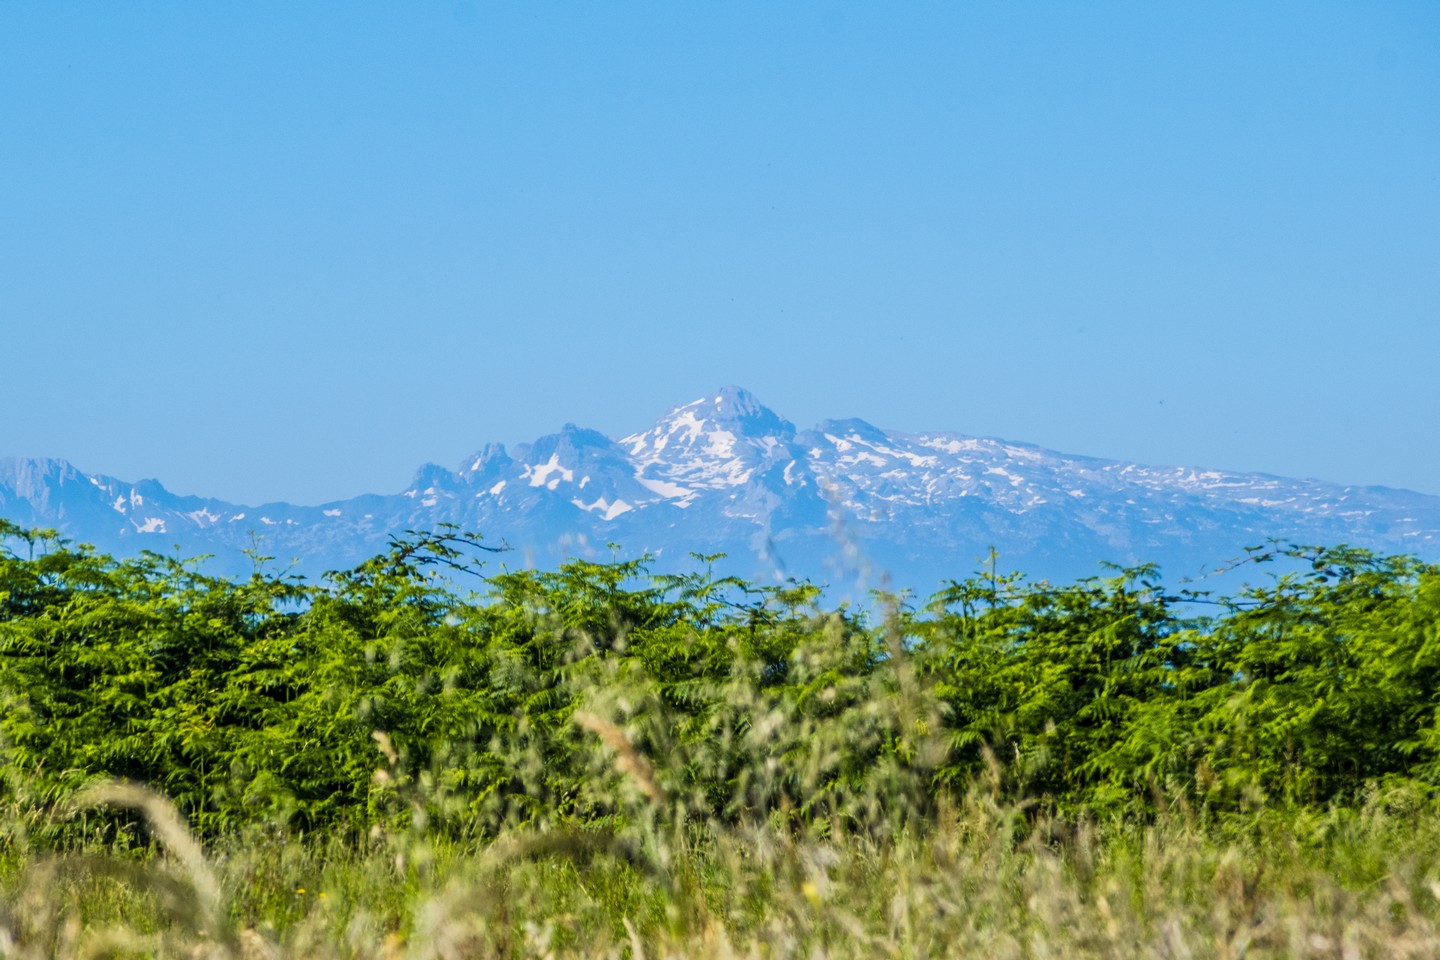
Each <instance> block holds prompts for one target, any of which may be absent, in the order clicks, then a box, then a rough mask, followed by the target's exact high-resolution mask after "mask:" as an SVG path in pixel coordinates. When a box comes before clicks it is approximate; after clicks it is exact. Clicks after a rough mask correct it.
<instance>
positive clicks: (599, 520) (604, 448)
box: [0, 387, 1440, 594]
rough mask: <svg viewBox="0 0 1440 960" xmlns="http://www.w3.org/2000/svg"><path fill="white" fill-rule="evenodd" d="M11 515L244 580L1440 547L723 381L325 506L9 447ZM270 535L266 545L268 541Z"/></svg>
mask: <svg viewBox="0 0 1440 960" xmlns="http://www.w3.org/2000/svg"><path fill="white" fill-rule="evenodd" d="M0 517H5V518H7V519H9V520H11V521H13V522H16V523H19V524H21V525H24V526H43V527H55V528H58V529H59V530H60V531H61V532H62V533H63V534H64V535H65V536H67V537H69V538H71V539H72V540H75V541H80V542H87V543H92V544H94V545H96V546H97V547H98V548H100V549H101V550H104V551H106V552H110V553H114V554H117V555H129V554H133V553H136V552H138V551H140V550H142V549H151V550H157V551H161V552H171V551H173V550H174V549H175V547H176V545H178V547H179V550H180V552H181V554H182V555H184V556H194V555H198V554H213V555H214V558H213V559H212V560H210V561H208V565H207V566H206V567H204V568H203V569H207V570H210V571H213V572H218V573H224V574H243V573H248V572H249V570H250V569H251V563H250V560H249V559H248V558H247V557H246V556H245V554H244V551H245V550H246V549H247V548H251V547H254V546H256V545H257V542H258V547H259V550H260V552H261V553H263V554H268V555H271V556H274V557H275V558H277V561H279V562H280V563H282V564H288V563H290V562H291V561H292V560H293V561H295V569H296V570H297V571H299V572H302V573H305V574H307V575H311V576H313V575H316V574H318V573H319V572H321V571H323V570H326V569H335V568H339V567H344V566H350V565H354V564H356V563H358V562H359V561H360V560H362V559H364V558H365V557H367V556H370V555H371V554H373V553H375V552H377V551H379V550H381V549H383V547H384V544H385V543H386V540H387V538H388V536H389V535H391V534H394V533H398V532H400V531H403V530H406V529H424V528H429V527H433V526H434V525H436V524H438V523H445V522H448V523H454V524H458V525H459V526H461V527H462V528H464V529H466V530H474V531H479V532H480V533H482V534H483V535H484V536H485V538H486V539H487V540H488V541H490V542H492V543H496V544H498V543H500V542H501V541H504V542H506V543H508V544H509V545H510V546H511V547H513V548H514V550H513V552H511V553H508V554H502V555H500V556H498V557H494V558H491V560H490V563H491V564H492V565H496V564H502V563H503V564H505V565H507V566H511V567H516V566H524V565H531V564H534V565H539V566H547V567H548V566H554V565H556V564H558V563H559V562H560V561H561V560H562V559H564V558H566V557H569V556H590V557H598V558H609V557H611V556H612V551H611V550H610V549H608V548H607V546H606V545H607V544H609V543H616V544H619V545H620V556H624V557H630V556H636V555H638V554H639V553H641V552H642V551H648V552H650V553H651V554H653V555H654V556H655V558H656V568H657V569H678V568H682V567H685V566H687V565H690V564H692V563H693V561H691V560H690V559H689V555H690V554H691V553H692V552H697V553H719V552H724V553H727V554H728V555H729V560H728V561H727V563H728V570H729V571H730V572H735V573H739V574H742V575H744V576H746V577H750V578H753V579H757V580H760V581H762V582H767V581H774V580H776V579H781V578H785V577H789V576H795V577H809V578H811V579H814V580H816V581H824V582H829V583H831V584H832V585H845V586H846V588H847V589H848V588H850V587H853V586H854V585H856V584H859V585H861V586H880V585H883V584H887V583H888V584H889V585H890V586H892V587H897V588H898V587H911V588H915V589H917V590H918V591H919V592H921V593H922V594H927V593H929V592H931V591H933V590H934V589H937V588H938V587H939V586H940V585H941V584H942V582H943V581H944V580H946V579H949V578H956V579H958V578H963V577H965V576H967V575H969V574H970V573H972V572H974V571H975V570H977V569H979V568H981V567H982V566H983V565H984V562H985V561H984V558H985V557H986V555H987V554H988V552H989V550H990V548H991V547H992V546H993V547H994V548H996V550H998V552H999V557H1000V564H1001V566H1002V567H1003V568H1006V569H1019V570H1022V571H1024V572H1026V573H1028V574H1030V575H1032V576H1037V577H1041V576H1043V577H1049V578H1051V579H1056V580H1062V579H1063V580H1068V579H1071V578H1073V577H1076V576H1084V575H1088V574H1092V573H1096V572H1099V567H1098V566H1097V562H1098V561H1100V560H1106V561H1111V562H1114V563H1120V564H1133V563H1137V562H1152V561H1153V562H1157V563H1159V564H1161V565H1162V567H1163V569H1164V571H1165V573H1166V574H1167V576H1168V577H1169V578H1171V579H1173V578H1176V577H1180V576H1189V575H1196V574H1199V573H1201V572H1202V571H1204V570H1206V569H1209V568H1213V567H1214V566H1216V565H1217V564H1220V563H1222V562H1224V561H1226V560H1228V559H1230V558H1232V557H1235V556H1238V555H1240V554H1241V552H1242V550H1243V548H1244V547H1246V546H1249V545H1254V544H1259V543H1262V542H1264V541H1265V540H1267V539H1268V538H1282V539H1287V540H1292V541H1297V542H1303V543H1325V544H1332V543H1340V542H1346V543H1350V544H1353V545H1357V546H1364V547H1370V548H1372V549H1376V550H1380V551H1385V552H1395V553H1414V554H1417V555H1419V556H1421V557H1422V558H1425V559H1428V560H1434V559H1437V557H1440V497H1437V496H1429V495H1425V494H1420V493H1414V492H1411V491H1406V490H1395V489H1389V488H1385V487H1354V486H1342V485H1339V484H1334V483H1324V482H1321V481H1317V480H1294V479H1286V478H1283V477H1275V476H1268V475H1265V474H1257V473H1229V472H1224V471H1218V470H1205V469H1200V468H1193V467H1154V466H1143V465H1141V464H1135V463H1123V462H1119V461H1115V460H1100V459H1095V458H1091V457H1080V456H1072V455H1069V454H1062V453H1055V452H1053V451H1049V450H1044V449H1041V448H1039V447H1035V446H1031V445H1029V444H1023V443H1012V442H1010V441H1006V440H998V439H993V438H982V437H970V436H965V435H963V434H959V433H948V432H935V433H930V432H924V433H899V432H889V431H885V430H881V429H879V428H878V427H875V426H872V425H871V424H869V423H866V422H865V421H863V420H854V419H851V420H826V421H824V422H823V423H820V424H818V425H817V426H815V427H813V428H811V429H808V430H800V429H797V428H796V427H795V425H794V424H792V423H790V422H789V421H788V420H786V419H784V418H783V417H781V416H780V415H779V414H777V413H775V412H774V411H773V410H770V409H769V408H767V407H765V406H764V405H762V404H761V403H760V402H759V401H758V400H756V399H755V397H754V396H752V395H751V394H750V393H748V392H746V391H745V390H742V389H739V388H737V387H726V388H724V389H722V390H720V391H718V392H716V393H714V394H711V395H709V396H706V397H703V398H701V399H699V400H696V401H694V402H692V403H687V404H684V405H682V406H678V407H675V408H674V409H673V410H671V411H670V412H668V413H666V414H665V415H664V416H663V417H661V418H660V419H659V420H658V421H656V422H655V423H654V424H653V425H652V426H650V427H648V428H647V429H644V430H642V431H640V432H638V433H634V434H631V435H630V436H627V437H622V438H620V439H611V438H610V437H607V436H604V435H603V434H600V433H597V432H595V431H593V430H587V429H584V428H582V427H577V426H575V425H574V424H566V425H565V426H564V427H563V428H561V430H560V432H559V433H555V434H551V435H549V436H545V437H541V438H540V439H538V440H536V441H535V442H534V443H530V444H522V445H519V446H517V447H515V448H514V449H513V450H506V449H505V447H503V446H501V445H499V444H488V445H486V446H485V447H484V448H483V449H481V450H480V451H479V452H478V453H476V454H475V455H474V456H472V457H470V458H468V459H467V460H466V461H465V462H464V463H462V464H461V465H460V466H459V468H458V469H455V470H449V469H446V468H444V467H440V466H436V465H434V464H427V465H426V466H423V467H421V468H420V470H419V471H418V472H417V473H416V475H415V479H414V480H413V481H412V482H411V483H410V485H409V486H408V487H407V488H406V489H405V490H403V491H400V492H398V493H394V494H373V495H371V494H367V495H364V496H360V497H355V498H353V499H350V500H337V501H334V502H331V503H325V504H321V505H319V506H294V505H291V504H288V503H267V504H262V505H259V506H248V505H246V506H241V505H236V504H232V503H226V502H224V501H221V500H215V499H210V498H206V497H195V496H179V495H176V494H173V493H171V492H170V491H168V490H166V489H165V488H164V487H163V486H162V485H161V484H160V483H159V482H158V481H155V480H142V481H140V482H138V483H131V482H127V481H123V480H117V479H115V478H114V477H109V476H104V475H100V474H92V473H83V472H81V471H80V470H78V469H76V468H75V467H73V466H71V465H70V464H69V463H67V462H65V461H63V460H34V459H21V458H14V457H12V458H5V459H0ZM257 538H258V541H257Z"/></svg>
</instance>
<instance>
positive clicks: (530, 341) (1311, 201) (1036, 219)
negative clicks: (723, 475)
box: [0, 0, 1440, 503]
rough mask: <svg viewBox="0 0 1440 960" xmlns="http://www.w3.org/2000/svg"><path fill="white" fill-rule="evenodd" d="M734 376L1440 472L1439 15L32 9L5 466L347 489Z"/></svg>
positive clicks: (1313, 470) (855, 406)
mask: <svg viewBox="0 0 1440 960" xmlns="http://www.w3.org/2000/svg"><path fill="white" fill-rule="evenodd" d="M727 383H737V384H740V385H743V386H746V387H748V388H749V389H751V390H753V391H754V392H755V393H756V394H758V395H759V396H760V398H761V399H762V400H764V401H766V402H767V403H769V404H770V405H771V406H773V407H775V408H776V409H777V410H779V411H780V412H781V413H782V414H785V415H786V416H788V417H790V418H791V419H792V420H795V421H796V422H798V423H799V424H801V425H802V426H806V425H810V424H811V423H813V422H814V421H816V420H818V419H821V418H823V417H844V416H861V417H864V418H866V419H868V420H870V421H872V422H874V423H876V424H878V425H880V426H882V427H889V428H896V429H908V430H919V429H952V430H957V431H962V432H966V433H972V434H985V435H998V436H1003V437H1006V438H1009V439H1014V440H1026V441H1031V442H1036V443H1041V444H1044V445H1046V446H1049V447H1053V448H1056V449H1060V450H1065V451H1070V452H1077V453H1087V454H1094V455H1099V456H1111V457H1118V458H1126V459H1134V460H1140V461H1144V462H1151V463H1184V464H1202V465H1207V466H1214V467H1223V468H1236V469H1250V470H1262V471H1268V472H1272V473H1280V474H1287V475H1295V476H1319V477H1324V478H1327V479H1334V480H1338V481H1344V482H1355V483H1377V484H1388V485H1393V486H1405V487H1411V488H1413V489H1417V490H1422V491H1426V492H1429V493H1440V442H1437V439H1440V4H1437V3H1435V2H1432V0H1425V2H1409V3H1406V2H1395V3H1369V2H1354V3H1345V4H1338V3H1325V2H1306V3H1294V4H1286V3H1263V4H1256V3H1248V2H1246V3H1203V4H1201V3H1192V4H1157V3H1151V2H1145V3H1132V4H1121V3H1102V4H1077V3H1071V2H1064V3H1053V4H1041V3H1021V4H1017V3H1008V2H1006V3H1000V2H995V3H971V2H960V0H951V2H946V3H933V4H927V3H919V2H916V3H871V4H860V3H784V4H779V3H769V2H766V3H737V2H725V3H716V2H694V3H690V2H686V3H674V2H664V3H643V4H642V3H591V2H575V3H544V2H526V3H458V4H457V3H455V2H453V0H447V2H441V3H425V2H416V3H365V2H355V0H346V2H333V3H324V2H313V3H312V2H306V3H300V4H294V3H255V2H246V3H239V2H213V3H182V2H175V3H170V4H147V3H100V2H93V3H80V2H76V3H41V2H12V3H5V4H0V410H3V417H0V455H5V454H14V455H22V456H42V455H44V456H59V457H64V458H67V459H69V460H71V461H73V462H74V463H75V464H76V465H77V466H79V467H81V468H82V469H85V470H90V471H98V472H106V473H110V474H113V475H116V476H120V477H122V478H125V479H138V478H141V477H149V476H153V477H158V478H159V479H161V480H162V481H164V482H165V483H166V485H167V486H169V487H170V488H171V489H173V490H176V491H177V492H182V493H204V494H210V495H216V496H221V497H225V498H228V499H231V500H237V501H240V502H251V503H253V502H258V501H262V500H267V499H281V498H283V499H290V500H294V501H299V502H312V503H313V502H319V501H321V500H325V499H331V498H338V497H342V496H349V495H353V494H356V493H359V492H362V491H378V492H393V491H395V490H398V489H400V488H401V487H402V485H403V484H404V483H405V482H406V480H407V479H408V478H409V476H410V474H411V472H412V471H413V470H414V468H415V467H416V466H418V465H419V464H420V463H421V462H423V461H427V460H433V461H437V462H440V463H444V464H446V465H454V464H456V463H457V462H458V461H459V460H460V459H461V458H462V457H463V456H464V455H466V454H467V453H469V452H471V451H472V450H474V449H475V448H477V447H478V446H480V445H481V444H482V443H484V442H485V441H489V440H501V441H506V442H514V441H519V440H527V439H533V438H534V437H535V436H537V435H539V434H542V433H547V432H551V431H553V430H555V429H557V428H558V427H559V426H560V425H561V424H562V423H563V422H565V421H567V420H572V421H576V422H579V423H581V424H584V425H587V426H591V427H594V428H596V429H599V430H602V431H605V432H607V433H610V434H612V435H620V434H623V433H626V432H629V431H631V430H634V429H639V428H641V427H643V426H645V425H646V424H648V423H649V422H650V421H651V420H652V419H653V418H654V417H655V416H657V415H658V414H660V413H661V412H663V411H664V410H665V408H667V407H668V406H670V405H671V404H674V403H679V402H683V401H687V400H690V399H693V398H695V397H697V396H700V395H702V394H704V393H705V392H707V391H709V390H711V389H713V388H715V387H716V386H719V385H721V384H727Z"/></svg>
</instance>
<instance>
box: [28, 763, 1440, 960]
mask: <svg viewBox="0 0 1440 960" xmlns="http://www.w3.org/2000/svg"><path fill="white" fill-rule="evenodd" d="M92 802H93V803H102V802H108V803H109V804H111V805H116V804H118V805H121V806H123V807H124V808H126V809H128V810H130V811H133V813H134V815H135V817H136V819H137V821H139V822H141V823H143V824H145V825H146V826H145V828H144V829H145V832H146V833H147V835H148V836H149V837H150V843H149V845H147V846H144V847H141V848H139V849H137V848H136V847H135V846H133V845H122V846H116V845H114V844H109V845H107V844H104V843H96V842H92V843H89V844H81V845H79V846H78V847H76V848H75V849H72V850H70V851H68V852H65V853H63V854H59V855H56V854H54V853H53V852H49V853H45V854H43V855H42V854H41V853H39V852H38V851H32V850H27V848H26V844H25V842H24V840H23V830H18V829H17V828H18V827H19V826H20V824H18V823H17V822H16V821H15V819H14V817H13V814H12V819H11V821H10V823H9V826H10V832H9V837H10V843H9V846H8V848H7V852H6V855H5V857H4V860H3V879H0V891H3V904H4V905H3V907H0V956H4V957H16V958H31V957H34V958H39V957H67V958H68V957H77V958H78V957H98V956H175V957H210V956H213V957H244V958H268V957H276V958H279V957H315V958H331V957H333V958H351V957H354V958H381V960H392V958H400V957H406V958H430V957H436V958H446V960H449V958H457V957H482V956H499V957H522V956H523V957H576V958H581V957H584V958H590V957H595V958H599V957H617V958H618V957H642V956H644V957H651V958H659V957H676V958H680V957H716V958H720V957H993V958H1007V957H1015V958H1020V957H1067V958H1089V957H1097V958H1099V957H1117V958H1118V957H1136V958H1141V957H1255V958H1260V957H1335V958H1349V957H1415V958H1420V957H1435V956H1440V817H1437V816H1436V814H1435V812H1434V811H1433V810H1432V809H1430V808H1428V806H1426V805H1424V804H1422V803H1420V802H1418V801H1417V798H1415V797H1414V796H1411V795H1403V794H1402V795H1399V796H1390V797H1385V796H1381V795H1378V794H1377V795H1374V796H1372V797H1370V798H1369V799H1368V800H1367V802H1366V803H1365V804H1363V805H1361V806H1360V807H1358V808H1356V809H1350V810H1335V811H1331V812H1330V813H1329V814H1328V815H1316V816H1313V817H1310V818H1304V819H1301V820H1296V819H1295V818H1293V817H1291V816H1288V815H1286V816H1278V815H1271V812H1269V811H1265V810H1257V811H1255V815H1254V817H1253V818H1252V819H1251V821H1250V822H1249V823H1248V824H1245V825H1243V826H1242V825H1241V824H1239V823H1237V822H1230V823H1227V824H1224V825H1220V824H1208V825H1207V824H1204V823H1198V822H1195V821H1193V820H1192V819H1187V817H1186V816H1185V815H1184V814H1183V812H1180V811H1177V812H1172V813H1170V814H1167V815H1164V816H1162V817H1160V818H1158V820H1156V821H1155V822H1152V823H1148V824H1144V825H1139V824H1135V823H1127V822H1124V821H1118V822H1113V823H1107V824H1095V823H1091V822H1085V821H1082V822H1080V823H1078V824H1068V825H1064V826H1062V825H1060V824H1057V823H1053V822H1044V821H1035V820H1033V819H1031V818H1030V817H1028V816H1027V815H1026V812H1025V811H1024V810H1021V809H1016V808H1013V807H1010V808H1007V807H1004V806H1001V805H997V804H996V803H995V802H993V800H992V798H991V796H990V795H989V794H987V792H986V791H985V790H984V789H983V788H980V789H977V790H975V791H973V792H972V793H971V794H970V795H969V796H968V797H967V798H965V799H964V800H963V801H962V802H960V803H957V804H956V805H955V806H954V807H948V806H947V807H945V808H944V809H941V810H940V811H939V812H938V815H937V816H936V817H935V818H934V820H933V822H932V823H930V824H928V825H926V826H925V827H923V828H916V829H915V830H914V831H913V832H911V831H902V832H900V833H898V834H895V835H890V836H883V837H876V836H873V835H870V836H862V835H858V834H850V835H839V834H835V833H829V832H827V833H824V834H821V833H817V832H816V831H813V830H798V831H797V830H795V829H792V828H784V829H782V828H780V827H777V826H776V825H774V824H752V825H750V826H747V827H744V828H725V827H721V826H719V825H716V824H696V823H693V822H685V821H683V820H681V821H679V822H676V821H673V820H671V819H669V818H668V817H667V816H666V815H665V811H663V810H662V809H660V808H656V809H655V810H653V811H652V813H653V815H652V816H649V817H644V818H636V819H635V820H633V821H631V822H628V823H624V824H611V825H609V826H603V827H602V826H597V825H594V824H587V825H583V826H580V825H576V826H574V827H571V828H568V829H567V828H565V827H562V826H559V825H551V826H549V827H547V828H537V829H525V830H515V831H511V832H507V833H505V834H502V835H500V836H498V837H494V838H491V839H488V840H478V839H477V840H475V841H471V842H464V841H457V840H455V839H453V838H451V839H440V838H436V837H431V836H427V835H426V832H425V831H424V830H422V829H418V828H415V827H413V826H412V827H411V828H409V829H406V830H402V831H394V832H392V831H384V830H376V831H374V832H373V834H372V835H370V836H367V837H364V838H360V839H352V840H342V839H340V838H337V837H335V836H326V837H318V838H317V837H304V836H299V835H294V834H287V833H286V832H284V831H281V830H265V829H261V828H256V829H254V830H251V831H249V832H248V833H247V834H246V835H244V836H236V837H227V838H222V839H220V840H218V841H216V842H214V843H213V844H211V845H209V846H208V847H207V848H205V849H202V848H201V847H200V845H199V843H198V842H197V841H196V840H195V839H194V838H193V837H192V836H191V835H190V834H189V833H188V832H187V831H186V830H185V828H184V826H183V823H182V821H181V819H180V817H179V815H178V813H177V812H176V811H175V810H174V809H173V807H171V806H170V805H169V804H168V802H167V801H165V800H164V798H163V797H161V796H159V795H158V794H153V793H150V792H149V791H144V790H140V789H137V788H134V787H121V786H111V787H105V786H101V787H99V788H97V789H96V790H94V791H93V792H92V793H91V794H90V795H89V796H87V797H84V798H81V803H82V805H83V804H87V803H92ZM73 810H74V812H73V813H72V815H76V816H78V815H79V812H78V811H79V810H80V806H76V807H74V808H73ZM32 813H33V812H32Z"/></svg>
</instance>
